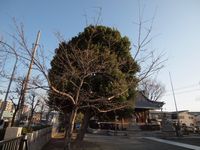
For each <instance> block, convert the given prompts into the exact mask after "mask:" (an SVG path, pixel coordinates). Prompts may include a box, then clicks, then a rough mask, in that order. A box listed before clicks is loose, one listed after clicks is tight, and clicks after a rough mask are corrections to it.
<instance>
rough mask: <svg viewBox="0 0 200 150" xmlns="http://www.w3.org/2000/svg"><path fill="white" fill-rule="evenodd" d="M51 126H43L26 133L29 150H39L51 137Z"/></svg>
mask: <svg viewBox="0 0 200 150" xmlns="http://www.w3.org/2000/svg"><path fill="white" fill-rule="evenodd" d="M51 130H52V128H51V127H49V128H45V129H41V130H38V131H34V132H32V133H28V134H27V138H28V145H29V150H41V149H42V147H43V146H44V145H45V144H46V143H48V142H49V140H50V138H51Z"/></svg>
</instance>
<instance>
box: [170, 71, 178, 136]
mask: <svg viewBox="0 0 200 150" xmlns="http://www.w3.org/2000/svg"><path fill="white" fill-rule="evenodd" d="M169 78H170V83H171V88H172V92H173V98H174V104H175V108H176V115H177V120H178V122H177V125H176V134H177V136H180V120H179V115H178V108H177V104H176V97H175V93H174V87H173V83H172V78H171V74H170V72H169Z"/></svg>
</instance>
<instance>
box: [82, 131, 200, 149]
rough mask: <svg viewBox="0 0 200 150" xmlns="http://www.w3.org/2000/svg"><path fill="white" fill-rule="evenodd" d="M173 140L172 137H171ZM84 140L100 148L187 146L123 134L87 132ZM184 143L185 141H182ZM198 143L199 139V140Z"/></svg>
mask: <svg viewBox="0 0 200 150" xmlns="http://www.w3.org/2000/svg"><path fill="white" fill-rule="evenodd" d="M171 140H173V141H174V139H171ZM175 140H177V142H184V141H190V142H191V141H193V139H190V140H184V139H182V140H179V139H175ZM198 140H199V139H196V140H194V141H193V142H191V143H190V142H189V143H188V144H194V143H198ZM85 141H88V142H93V143H96V144H97V145H99V147H100V149H101V150H188V149H187V148H183V147H179V146H175V145H170V144H165V143H161V142H156V141H152V140H148V139H145V138H143V137H138V138H137V137H131V138H130V137H125V136H102V135H94V134H87V135H86V137H85ZM184 143H185V142H184ZM199 143H200V140H199Z"/></svg>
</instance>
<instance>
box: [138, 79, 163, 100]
mask: <svg viewBox="0 0 200 150" xmlns="http://www.w3.org/2000/svg"><path fill="white" fill-rule="evenodd" d="M139 90H140V91H143V94H144V95H145V96H146V97H148V98H149V99H150V100H153V101H157V100H159V99H160V98H161V97H162V96H163V94H164V93H165V87H164V86H163V85H162V84H161V83H160V82H158V81H156V80H155V79H154V80H153V79H144V80H142V81H141V82H140V85H139Z"/></svg>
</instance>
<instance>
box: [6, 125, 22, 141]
mask: <svg viewBox="0 0 200 150" xmlns="http://www.w3.org/2000/svg"><path fill="white" fill-rule="evenodd" d="M21 132H22V127H7V128H6V133H5V135H4V139H12V138H16V137H19V136H21Z"/></svg>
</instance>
